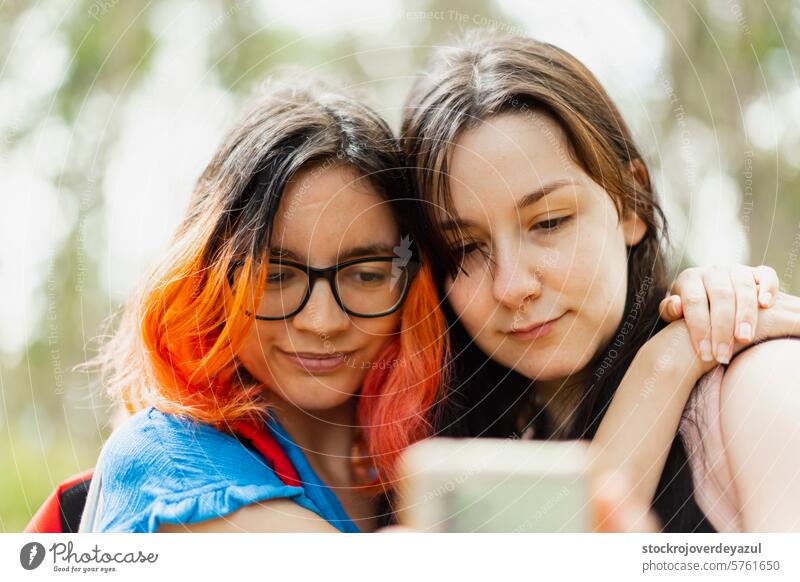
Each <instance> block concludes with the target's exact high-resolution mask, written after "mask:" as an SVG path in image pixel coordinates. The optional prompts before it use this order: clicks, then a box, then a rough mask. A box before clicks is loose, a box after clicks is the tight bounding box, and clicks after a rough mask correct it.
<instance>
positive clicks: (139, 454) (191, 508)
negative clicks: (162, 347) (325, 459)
mask: <svg viewBox="0 0 800 582" xmlns="http://www.w3.org/2000/svg"><path fill="white" fill-rule="evenodd" d="M267 426H268V428H269V430H270V431H271V432H272V435H273V436H274V437H275V439H276V441H277V442H278V443H279V445H280V446H281V448H282V449H283V450H284V452H285V453H286V455H287V457H288V458H289V460H290V461H291V462H292V464H293V465H294V468H295V470H296V471H297V474H298V476H299V477H300V482H301V486H299V487H296V486H289V485H285V484H284V483H283V482H282V481H281V480H280V478H279V477H278V476H277V475H276V474H275V472H274V471H273V470H272V469H271V468H270V467H269V466H268V465H267V464H266V462H265V461H264V459H263V458H262V457H261V455H260V454H259V453H257V452H256V451H253V450H251V449H249V448H247V447H246V446H244V445H243V444H242V443H241V442H240V441H238V440H237V439H236V438H234V437H233V436H231V435H228V434H225V433H223V432H221V431H218V430H216V429H215V428H213V427H211V426H210V425H207V424H203V423H199V422H195V421H192V420H189V419H187V418H183V417H179V416H175V415H172V414H167V413H164V412H161V411H159V410H158V409H156V408H154V407H150V408H148V409H145V410H142V411H140V412H138V413H136V414H135V415H133V416H132V417H130V418H129V419H127V420H126V421H125V423H124V424H123V425H122V426H120V427H119V428H118V429H117V430H115V431H114V433H113V434H112V435H111V437H110V438H109V439H108V441H107V442H106V443H105V445H104V446H103V449H102V451H101V452H100V458H99V459H98V461H97V467H96V468H95V472H94V477H93V478H92V483H91V486H90V488H89V494H88V497H87V502H86V507H85V509H84V513H83V517H82V519H81V525H80V531H82V532H84V531H87V532H92V531H93V532H154V531H156V530H157V529H158V526H159V524H160V523H183V524H188V523H197V522H201V521H206V520H209V519H214V518H218V517H221V516H223V515H227V514H229V513H232V512H234V511H236V510H237V509H239V508H240V507H243V506H245V505H249V504H251V503H255V502H257V501H266V500H269V499H281V498H283V499H291V500H292V501H294V502H295V503H297V504H298V505H300V506H301V507H304V508H306V509H308V510H309V511H312V512H314V513H316V514H317V515H319V516H320V517H322V518H323V519H325V520H327V521H328V522H329V523H330V524H331V525H332V526H334V527H335V528H337V529H338V530H340V531H342V532H358V531H359V529H358V527H357V526H356V525H355V523H353V521H352V520H351V519H350V518H349V517H348V515H347V513H346V512H345V510H344V508H343V507H342V505H341V503H340V502H339V500H338V498H337V497H336V495H335V494H334V492H333V491H332V490H331V489H330V488H328V487H327V486H326V485H325V484H324V483H322V481H320V479H319V477H317V475H316V473H315V472H314V470H313V469H312V468H311V465H310V464H309V463H308V460H307V459H306V457H305V455H304V454H303V452H302V451H301V450H300V448H299V447H298V446H297V445H296V444H295V443H294V442H293V441H292V439H291V438H290V437H289V435H288V434H287V433H286V431H285V430H284V429H283V427H281V426H280V424H279V423H278V422H277V421H276V420H274V419H272V418H271V419H270V420H269V422H268V423H267Z"/></svg>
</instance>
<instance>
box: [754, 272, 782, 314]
mask: <svg viewBox="0 0 800 582" xmlns="http://www.w3.org/2000/svg"><path fill="white" fill-rule="evenodd" d="M753 278H754V279H755V281H756V283H757V284H758V302H759V304H760V305H761V307H772V305H774V303H775V298H776V297H777V296H778V288H779V287H780V280H779V279H778V273H776V272H775V269H773V268H772V267H770V266H768V265H760V266H758V267H756V268H755V269H754V270H753Z"/></svg>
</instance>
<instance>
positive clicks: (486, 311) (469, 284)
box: [445, 274, 496, 341]
mask: <svg viewBox="0 0 800 582" xmlns="http://www.w3.org/2000/svg"><path fill="white" fill-rule="evenodd" d="M445 288H446V290H447V301H448V302H449V303H450V306H451V307H452V308H453V311H454V312H455V314H456V315H457V316H458V318H459V320H460V321H461V324H462V325H463V326H464V328H465V329H466V330H467V332H468V333H469V334H470V336H472V337H473V338H475V339H476V340H477V341H480V339H481V335H482V331H484V330H485V329H486V328H487V323H489V321H490V318H491V317H492V311H493V309H495V305H496V303H495V302H494V301H493V299H492V287H491V283H490V281H489V279H488V277H486V276H473V277H467V276H466V275H463V274H461V275H459V276H458V277H457V278H456V279H455V280H448V281H447V284H446V287H445Z"/></svg>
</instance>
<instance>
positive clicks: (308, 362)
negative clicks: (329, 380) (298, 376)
mask: <svg viewBox="0 0 800 582" xmlns="http://www.w3.org/2000/svg"><path fill="white" fill-rule="evenodd" d="M278 351H279V352H280V354H281V355H283V356H284V358H286V360H287V361H288V362H289V363H291V364H292V365H294V366H296V367H298V368H300V369H302V370H304V371H306V372H310V373H312V374H324V373H329V372H334V371H336V370H338V369H340V368H342V367H344V366H345V365H346V364H347V361H348V359H349V358H350V357H351V356H352V354H353V352H332V353H331V352H287V351H285V350H278Z"/></svg>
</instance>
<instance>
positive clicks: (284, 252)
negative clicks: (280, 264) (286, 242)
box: [269, 243, 394, 263]
mask: <svg viewBox="0 0 800 582" xmlns="http://www.w3.org/2000/svg"><path fill="white" fill-rule="evenodd" d="M269 254H270V256H271V257H272V258H277V259H289V260H292V261H297V262H298V263H303V262H305V260H306V259H305V258H304V257H301V256H300V255H299V254H297V253H295V252H294V251H290V250H288V249H284V248H282V247H272V248H270V250H269ZM392 254H394V247H392V245H391V244H390V243H373V244H367V245H358V246H355V247H351V248H349V249H347V250H346V251H344V252H340V253H339V255H338V259H337V260H338V261H339V262H342V261H346V260H348V259H354V258H357V257H371V256H386V255H392Z"/></svg>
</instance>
